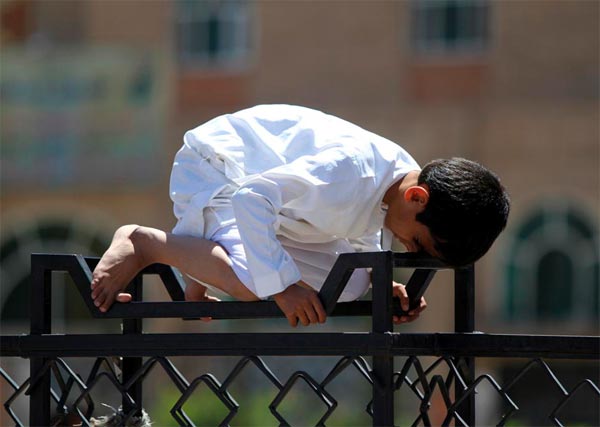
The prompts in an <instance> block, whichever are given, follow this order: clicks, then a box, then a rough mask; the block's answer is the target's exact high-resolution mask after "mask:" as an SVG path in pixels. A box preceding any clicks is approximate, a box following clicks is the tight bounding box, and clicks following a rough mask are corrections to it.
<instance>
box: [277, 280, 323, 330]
mask: <svg viewBox="0 0 600 427" xmlns="http://www.w3.org/2000/svg"><path fill="white" fill-rule="evenodd" d="M273 299H274V300H275V302H276V303H277V305H278V306H279V308H280V309H281V311H283V314H285V317H287V319H288V322H290V325H291V326H293V327H296V326H297V325H298V320H300V323H302V324H303V325H304V326H308V325H310V324H313V323H325V319H326V318H327V315H326V314H325V309H324V308H323V305H322V304H321V300H319V297H318V295H317V293H316V292H315V291H313V290H312V289H305V288H303V287H302V286H299V285H291V286H289V287H288V288H287V289H286V290H285V291H283V292H280V293H278V294H275V295H273Z"/></svg>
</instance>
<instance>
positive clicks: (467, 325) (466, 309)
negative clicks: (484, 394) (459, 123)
mask: <svg viewBox="0 0 600 427" xmlns="http://www.w3.org/2000/svg"><path fill="white" fill-rule="evenodd" d="M454 330H455V331H456V332H473V331H474V330H475V267H474V265H472V264H471V265H469V266H467V267H463V268H457V269H456V270H455V271H454ZM462 361H463V362H464V365H463V367H462V368H461V367H460V364H459V363H457V367H458V369H460V372H461V375H462V376H463V379H464V380H465V382H466V383H467V384H472V383H473V381H474V380H475V358H474V357H465V358H463V360H462ZM457 362H458V361H457ZM454 393H455V396H456V399H459V398H461V397H462V396H463V394H464V390H463V388H462V386H461V385H460V383H459V382H458V381H457V382H456V383H455V386H454ZM458 413H459V414H460V416H461V417H462V418H463V420H465V422H466V423H467V424H468V425H470V426H474V425H475V393H471V395H470V396H468V397H467V398H466V399H465V400H464V402H463V403H462V404H461V405H460V406H459V411H458Z"/></svg>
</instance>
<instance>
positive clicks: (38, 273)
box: [29, 254, 52, 427]
mask: <svg viewBox="0 0 600 427" xmlns="http://www.w3.org/2000/svg"><path fill="white" fill-rule="evenodd" d="M44 260H45V257H44V256H43V255H36V254H33V255H31V276H30V281H31V282H30V290H31V296H30V303H29V309H30V310H31V312H30V313H29V315H30V316H31V329H30V331H31V335H42V334H49V333H51V329H52V323H51V321H52V317H51V310H52V292H51V281H52V272H51V271H50V269H49V268H48V266H47V265H45V263H44ZM47 360H48V359H47V358H45V357H32V358H31V359H30V361H29V375H30V378H31V379H32V380H33V379H34V378H36V377H37V375H38V373H40V371H41V370H42V369H43V368H44V365H45V364H46V362H47ZM50 386H51V385H50V370H49V369H48V370H47V371H46V372H45V373H44V374H43V375H42V376H40V377H39V378H38V380H37V382H36V383H35V384H32V385H31V390H30V395H29V425H30V426H32V427H36V426H47V425H49V423H50Z"/></svg>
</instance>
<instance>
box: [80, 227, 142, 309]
mask: <svg viewBox="0 0 600 427" xmlns="http://www.w3.org/2000/svg"><path fill="white" fill-rule="evenodd" d="M139 228H140V227H139V226H138V225H125V226H123V227H120V228H119V229H118V230H117V231H116V232H115V235H114V236H113V240H112V242H111V244H110V247H109V248H108V249H107V251H106V252H105V253H104V255H102V258H101V259H100V262H99V263H98V265H97V266H96V268H95V269H94V273H93V276H92V286H91V288H92V299H93V300H94V305H95V306H96V307H98V308H99V309H100V311H102V312H106V311H107V310H108V309H109V308H110V306H111V305H112V304H113V303H114V302H115V300H117V301H119V302H129V301H131V294H128V293H123V292H122V291H124V290H125V288H126V287H127V285H128V284H129V283H130V282H131V280H132V279H133V278H134V277H135V275H136V274H137V273H139V271H140V270H141V269H142V268H143V267H145V266H144V261H143V256H142V254H141V251H140V248H139V245H136V244H135V243H134V241H135V239H134V236H133V235H134V233H136V232H138V231H139V230H138V229H139Z"/></svg>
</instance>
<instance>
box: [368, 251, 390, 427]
mask: <svg viewBox="0 0 600 427" xmlns="http://www.w3.org/2000/svg"><path fill="white" fill-rule="evenodd" d="M376 256H377V258H376V260H377V261H376V262H375V263H374V265H373V270H372V273H371V282H372V284H373V326H372V332H373V333H374V334H389V333H390V332H393V323H392V311H393V304H392V279H393V264H392V252H381V253H379V254H377V255H376ZM381 342H382V343H384V344H382V345H383V347H382V348H378V349H377V354H376V355H375V356H373V426H377V427H383V426H386V427H387V426H390V427H391V426H393V425H394V384H393V380H392V379H393V375H394V356H393V355H392V353H391V336H390V340H389V341H388V340H382V341H381Z"/></svg>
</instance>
